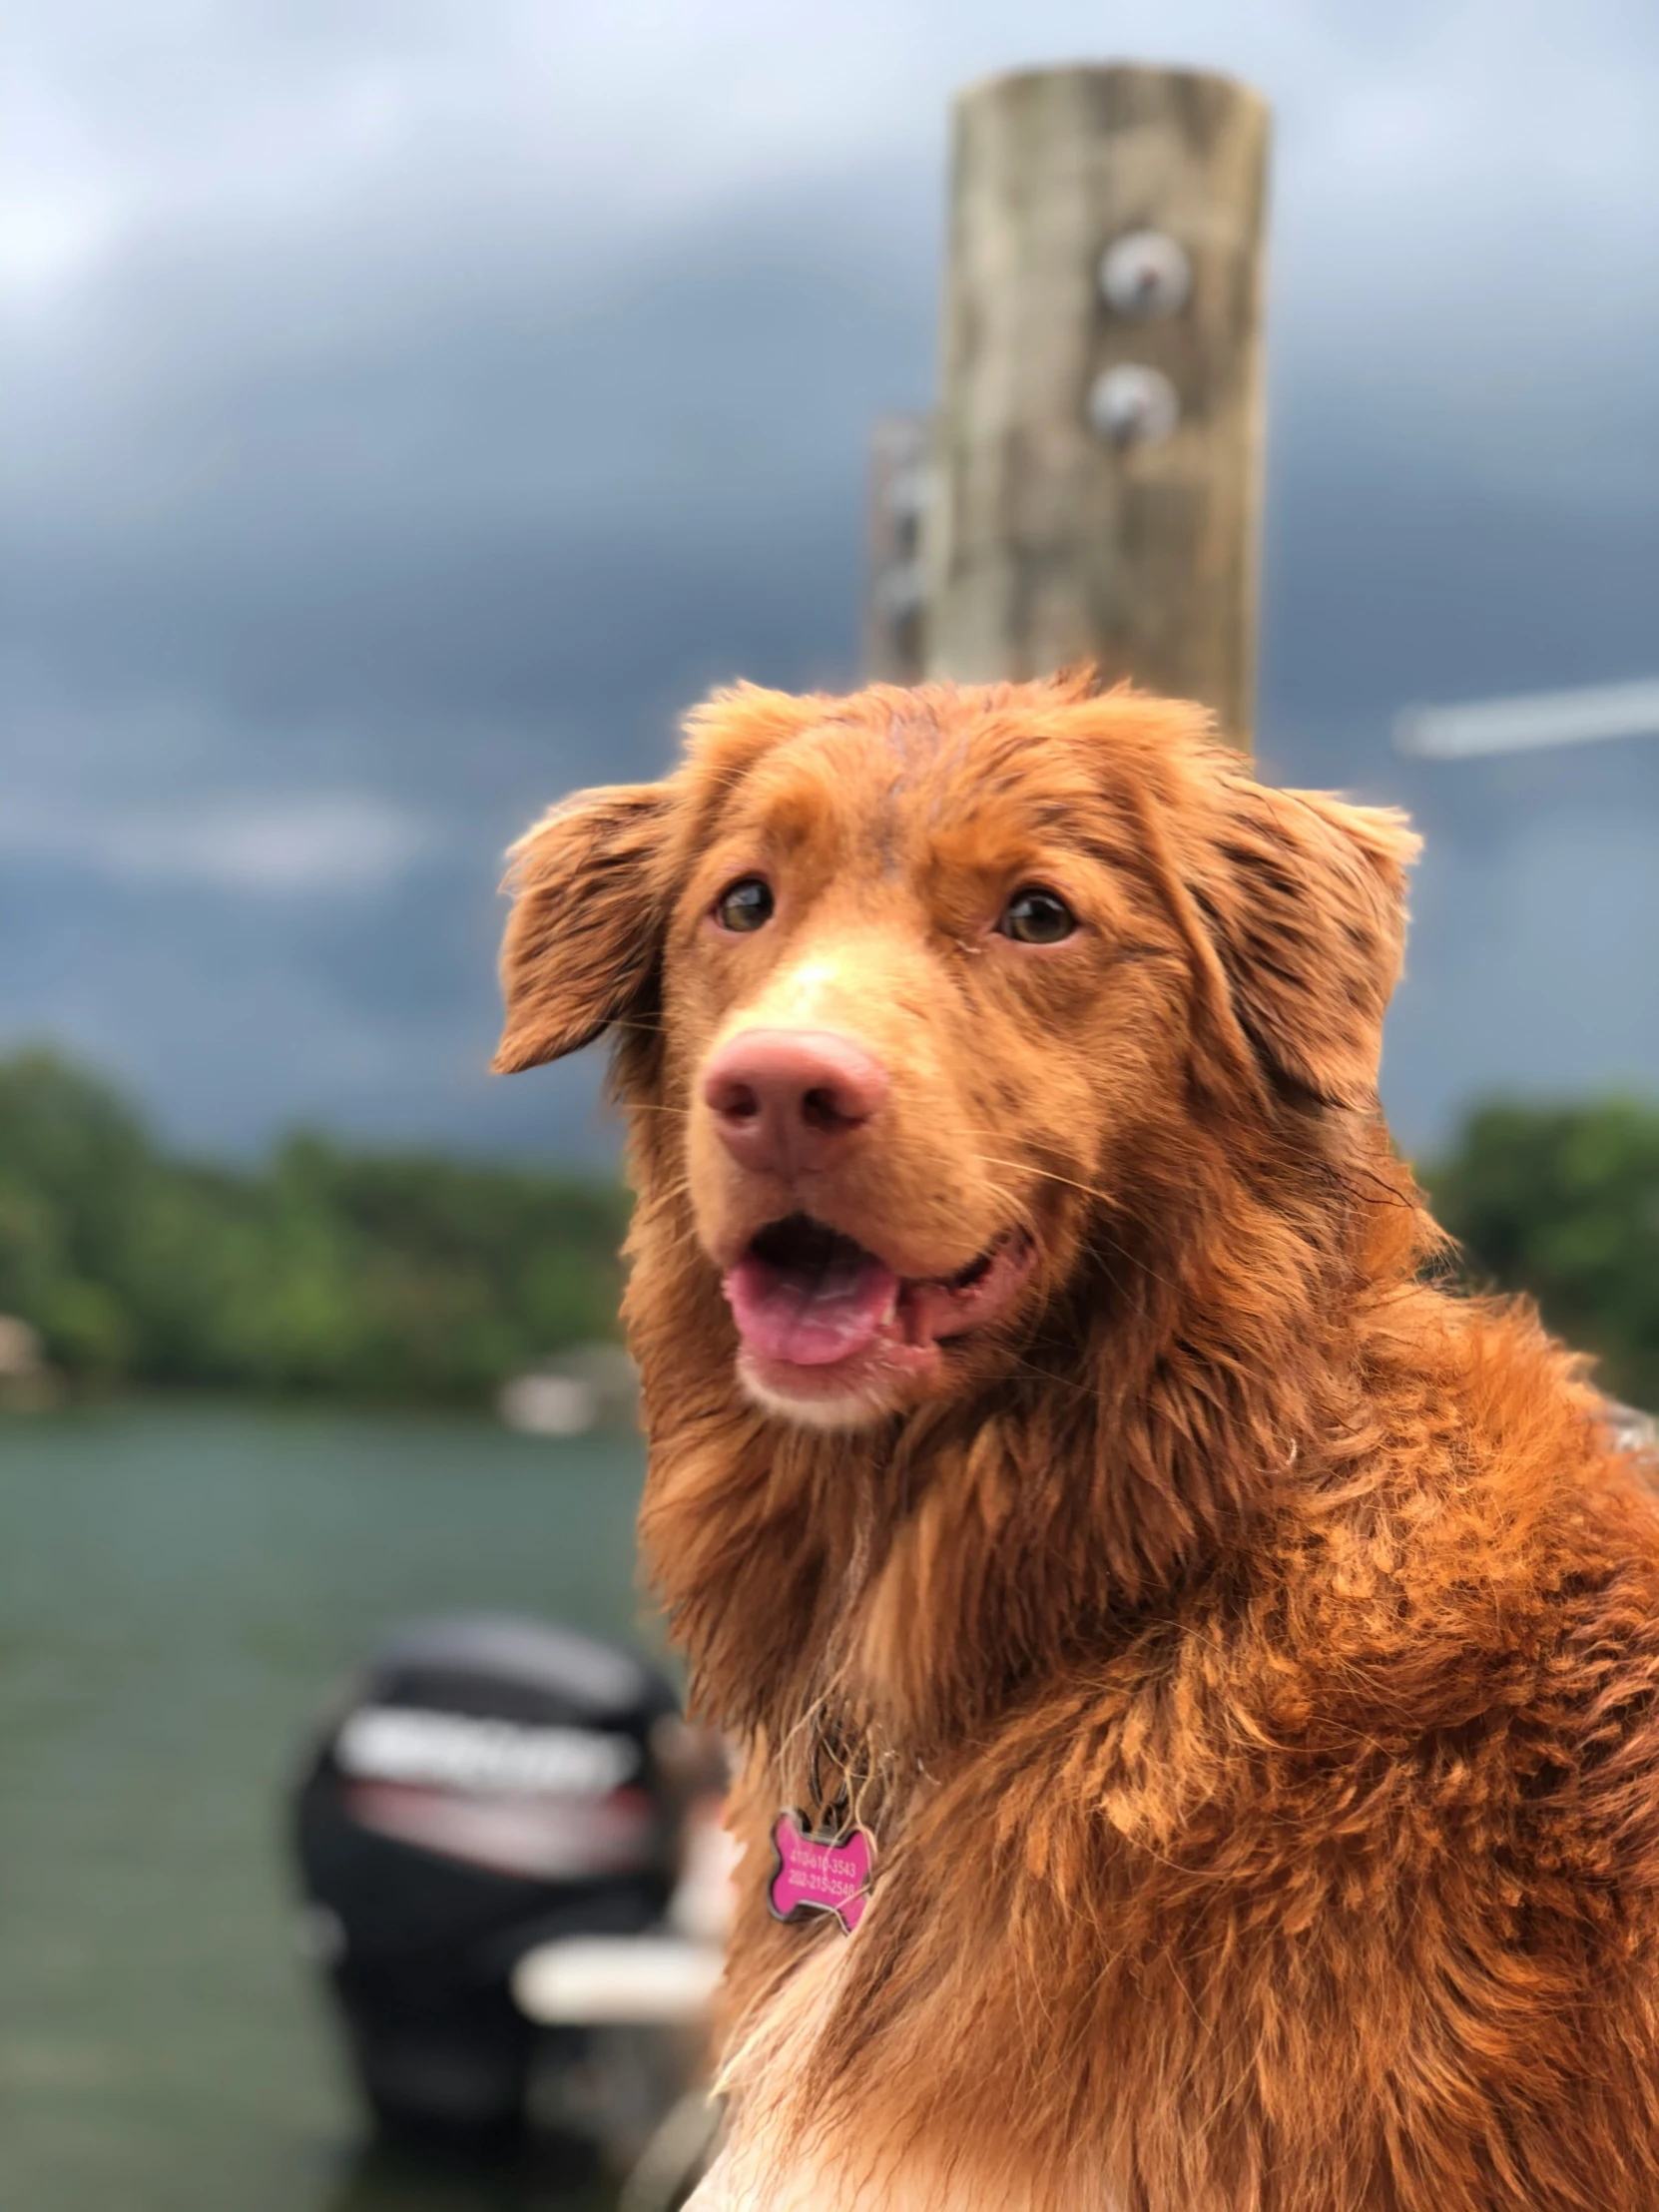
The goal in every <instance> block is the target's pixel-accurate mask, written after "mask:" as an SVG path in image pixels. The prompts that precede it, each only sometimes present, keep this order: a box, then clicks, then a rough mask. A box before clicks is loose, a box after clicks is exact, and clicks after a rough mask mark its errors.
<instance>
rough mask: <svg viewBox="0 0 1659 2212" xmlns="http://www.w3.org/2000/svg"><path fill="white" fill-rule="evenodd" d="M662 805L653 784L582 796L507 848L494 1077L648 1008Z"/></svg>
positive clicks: (659, 904) (570, 1047)
mask: <svg viewBox="0 0 1659 2212" xmlns="http://www.w3.org/2000/svg"><path fill="white" fill-rule="evenodd" d="M671 804H672V801H671V796H670V793H669V791H668V789H667V788H666V787H665V786H664V785H661V784H631V785H624V784H618V785H613V786H611V787H609V788H608V789H605V790H601V791H590V792H580V793H578V794H577V796H576V797H575V798H574V799H569V800H566V801H565V803H564V804H563V805H562V806H559V807H555V808H554V809H553V811H552V813H551V814H549V815H547V816H545V817H544V818H543V820H542V821H540V822H539V823H537V825H536V827H535V828H534V829H533V830H530V832H529V833H528V835H526V836H523V837H520V839H519V840H518V842H517V844H515V845H514V846H513V848H512V852H511V855H510V859H511V866H510V868H509V871H508V875H507V882H506V886H505V887H506V888H507V889H509V890H510V891H511V892H512V893H513V910H512V912H511V914H510V915H509V916H508V918H507V928H506V934H505V935H504V937H503V938H502V942H501V994H502V997H503V998H504V999H505V1001H506V1024H505V1027H504V1028H503V1030H502V1034H501V1043H500V1046H499V1048H498V1049H497V1051H496V1055H495V1061H494V1066H495V1071H496V1073H497V1074H498V1075H511V1074H516V1073H517V1072H518V1070H519V1069H520V1068H533V1067H537V1066H539V1065H540V1064H541V1062H542V1061H544V1060H557V1059H561V1058H562V1057H563V1056H564V1054H565V1053H567V1052H575V1051H577V1050H578V1049H579V1048H580V1047H581V1046H582V1045H585V1044H591V1043H592V1042H593V1040H594V1038H595V1037H597V1036H599V1035H600V1034H601V1032H602V1031H604V1030H605V1029H608V1028H609V1027H610V1025H611V1024H612V1022H616V1021H622V1020H624V1019H626V1018H627V1016H628V1015H629V1013H630V1012H631V1011H643V1010H644V1009H645V1008H646V1006H647V1005H648V1003H649V1001H650V998H651V994H652V992H653V990H654V988H655V983H656V975H657V965H658V958H659V955H660V952H661V949H662V933H663V922H664V913H665V907H666V898H665V888H664V883H663V872H664V856H663V848H664V844H665V841H666V833H667V826H668V817H669V809H670V806H671Z"/></svg>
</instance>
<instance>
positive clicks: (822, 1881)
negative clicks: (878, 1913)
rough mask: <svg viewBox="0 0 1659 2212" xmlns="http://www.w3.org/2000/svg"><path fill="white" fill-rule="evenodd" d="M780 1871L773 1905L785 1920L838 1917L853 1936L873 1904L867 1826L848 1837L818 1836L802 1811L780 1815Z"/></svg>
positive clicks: (775, 1835) (776, 1840) (770, 1898)
mask: <svg viewBox="0 0 1659 2212" xmlns="http://www.w3.org/2000/svg"><path fill="white" fill-rule="evenodd" d="M772 1848H773V1850H774V1851H775V1852H776V1853H777V1854H778V1872H777V1873H776V1874H775V1875H774V1876H773V1878H772V1884H771V1887H770V1888H769V1889H768V1891H767V1903H768V1904H769V1905H770V1906H771V1907H772V1910H773V1913H774V1914H775V1915H776V1917H777V1918H778V1919H779V1920H781V1921H793V1920H797V1919H799V1918H800V1916H801V1915H802V1914H803V1913H833V1914H834V1916H835V1918H836V1920H838V1921H839V1922H840V1924H841V1927H842V1928H843V1929H844V1930H845V1931H846V1933H847V1935H848V1936H850V1935H851V1933H852V1931H853V1930H854V1929H855V1928H856V1927H857V1925H858V1923H859V1922H860V1921H861V1920H862V1919H863V1917H864V1907H865V1906H866V1905H867V1904H868V1903H869V1869H870V1859H871V1853H870V1846H869V1838H868V1837H867V1836H866V1835H865V1834H864V1831H863V1830H862V1829H861V1828H853V1829H849V1830H848V1831H847V1833H846V1834H845V1835H844V1836H814V1835H813V1834H812V1833H811V1832H810V1831H809V1829H808V1828H807V1825H806V1823H805V1822H804V1821H803V1820H802V1818H801V1815H800V1814H799V1813H780V1814H779V1816H778V1819H777V1822H776V1824H775V1826H774V1828H773V1831H772Z"/></svg>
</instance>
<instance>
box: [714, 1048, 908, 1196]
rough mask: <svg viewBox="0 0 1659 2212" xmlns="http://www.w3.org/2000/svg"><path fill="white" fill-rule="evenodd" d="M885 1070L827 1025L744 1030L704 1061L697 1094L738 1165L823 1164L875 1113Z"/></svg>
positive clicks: (784, 1170) (790, 1170)
mask: <svg viewBox="0 0 1659 2212" xmlns="http://www.w3.org/2000/svg"><path fill="white" fill-rule="evenodd" d="M886 1095H887V1071H886V1069H885V1068H884V1067H883V1066H882V1065H881V1063H880V1061H879V1060H876V1059H872V1058H871V1056H870V1055H869V1053H867V1052H866V1051H865V1050H864V1048H863V1046H862V1045H861V1044H854V1043H853V1041H852V1039H851V1038H850V1037H842V1036H837V1035H836V1033H835V1032H834V1030H832V1029H745V1030H742V1031H741V1032H740V1033H739V1034H738V1035H737V1036H735V1037H733V1038H732V1039H731V1040H730V1041H729V1042H728V1043H726V1044H724V1045H722V1046H721V1048H720V1050H719V1051H718V1052H717V1053H716V1054H715V1056H714V1058H713V1059H712V1060H711V1061H710V1063H709V1065H708V1068H707V1069H706V1070H705V1072H704V1076H703V1097H704V1100H705V1102H706V1103H707V1105H708V1106H709V1108H710V1110H711V1112H712V1113H713V1114H714V1117H715V1126H716V1128H718V1129H719V1131H720V1134H721V1136H722V1138H723V1139H724V1140H725V1143H726V1148H727V1150H728V1151H729V1152H730V1153H731V1155H732V1157H733V1159H734V1160H736V1161H737V1162H738V1163H739V1165H740V1166H742V1167H746V1168H754V1169H757V1170H759V1171H762V1172H770V1173H772V1174H782V1175H793V1174H796V1173H797V1172H799V1171H800V1170H801V1169H803V1168H820V1167H828V1166H829V1165H830V1162H831V1161H832V1160H833V1159H834V1158H835V1156H836V1155H837V1154H838V1153H839V1152H840V1151H841V1150H842V1149H843V1147H844V1146H845V1143H846V1140H847V1139H848V1138H849V1137H850V1136H852V1135H853V1133H854V1132H855V1131H857V1130H859V1129H862V1128H863V1127H864V1126H865V1125H866V1123H868V1122H869V1121H871V1120H872V1119H873V1118H874V1116H875V1115H876V1114H877V1113H878V1112H879V1111H880V1108H881V1103H882V1101H883V1100H884V1099H885V1097H886Z"/></svg>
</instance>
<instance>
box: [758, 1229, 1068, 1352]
mask: <svg viewBox="0 0 1659 2212" xmlns="http://www.w3.org/2000/svg"><path fill="white" fill-rule="evenodd" d="M1034 1257H1035V1253H1034V1248H1033V1246H1032V1244H1031V1240H1030V1239H1029V1237H1027V1236H1025V1235H1024V1234H1023V1233H1021V1232H1018V1231H1009V1232H1007V1233H1006V1234H1004V1235H1003V1236H1001V1237H999V1238H998V1239H997V1240H996V1242H995V1243H994V1244H992V1245H990V1246H988V1247H987V1248H986V1250H985V1251H983V1252H982V1253H980V1254H979V1256H978V1257H977V1258H976V1259H974V1260H971V1261H969V1263H968V1265H967V1266H966V1267H964V1268H959V1269H958V1270H957V1271H956V1273H955V1274H954V1275H937V1276H901V1275H897V1274H895V1273H894V1271H893V1270H892V1269H891V1268H890V1267H888V1265H887V1264H886V1262H885V1261H884V1260H881V1259H879V1258H878V1257H877V1256H876V1254H874V1253H873V1252H869V1251H867V1250H866V1249H865V1248H864V1246H862V1245H861V1244H857V1243H855V1242H854V1241H853V1239H852V1238H850V1237H846V1236H843V1235H842V1234H841V1233H840V1232H839V1231H838V1230H835V1229H830V1227H828V1226H827V1225H826V1224H825V1223H824V1222H821V1221H814V1220H813V1219H812V1218H811V1217H810V1216H809V1215H806V1214H791V1215H790V1216H789V1217H788V1219H787V1220H784V1221H775V1222H771V1223H769V1224H768V1225H767V1227H766V1228H765V1229H763V1230H762V1231H761V1232H760V1234H759V1235H758V1236H757V1237H755V1238H754V1239H752V1241H751V1243H750V1245H749V1247H748V1249H747V1250H746V1251H745V1252H744V1254H743V1256H742V1257H741V1259H739V1260H738V1262H737V1264H736V1265H735V1266H734V1267H732V1268H730V1269H729V1270H728V1271H727V1274H726V1278H725V1291H726V1296H727V1299H728V1301H729V1302H730V1305H731V1308H732V1315H733V1318H734V1320H735V1321H736V1322H737V1325H738V1334H739V1336H740V1337H741V1338H742V1340H743V1347H744V1351H745V1353H746V1354H747V1355H748V1356H749V1358H750V1360H751V1361H752V1362H755V1363H758V1364H759V1365H760V1366H761V1367H762V1368H763V1369H766V1370H771V1371H773V1372H774V1373H778V1372H779V1371H782V1372H783V1373H784V1374H785V1375H788V1374H789V1372H790V1371H798V1370H801V1369H817V1370H821V1371H822V1370H828V1369H838V1370H844V1369H847V1368H849V1367H852V1366H857V1367H860V1368H861V1367H863V1366H864V1365H866V1363H867V1364H873V1365H876V1366H879V1367H880V1368H881V1369H883V1370H885V1371H887V1372H898V1373H903V1372H909V1373H912V1374H913V1373H918V1372H920V1371H922V1370H923V1369H925V1368H927V1367H929V1366H931V1365H932V1364H933V1363H934V1361H935V1360H936V1358H937V1354H938V1347H939V1346H940V1345H941V1344H943V1343H946V1342H948V1341H949V1340H950V1339H951V1338H953V1337H959V1336H964V1335H966V1334H967V1332H968V1331H969V1330H972V1329H976V1328H978V1327H980V1326H981V1325H982V1324H983V1323H985V1322H987V1321H989V1320H990V1319H991V1318H992V1317H993V1316H994V1315H995V1314H997V1313H999V1312H1001V1310H1002V1309H1003V1308H1004V1307H1005V1306H1006V1305H1007V1304H1008V1302H1009V1300H1010V1299H1011V1298H1012V1296H1013V1294H1014V1292H1015V1291H1016V1290H1017V1289H1018V1288H1019V1286H1020V1285H1021V1284H1022V1283H1023V1282H1024V1280H1025V1278H1026V1276H1027V1275H1028V1274H1029V1272H1030V1269H1031V1265H1032V1261H1033V1259H1034ZM802 1380H803V1381H806V1380H807V1379H806V1378H802ZM822 1380H823V1381H825V1382H828V1381H829V1380H830V1378H829V1377H828V1376H824V1377H823V1378H822Z"/></svg>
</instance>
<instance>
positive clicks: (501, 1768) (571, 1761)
mask: <svg viewBox="0 0 1659 2212" xmlns="http://www.w3.org/2000/svg"><path fill="white" fill-rule="evenodd" d="M334 1757H335V1759H336V1760H337V1761H338V1763H339V1765H340V1767H341V1768H342V1769H343V1770H344V1771H345V1773H347V1774H351V1775H361V1776H364V1777H368V1778H372V1779H373V1780H374V1781H377V1782H425V1783H437V1784H440V1785H444V1786H447V1787H448V1788H450V1789H453V1790H499V1791H510V1792H515V1793H523V1794H524V1795H527V1796H528V1795H535V1794H542V1793H546V1794H549V1795H553V1794H559V1795H563V1796H567V1797H603V1796H605V1795H606V1793H607V1792H609V1791H611V1790H614V1789H616V1788H617V1786H618V1785H619V1784H620V1783H623V1782H626V1781H628V1780H629V1778H630V1777H631V1776H632V1775H633V1774H635V1773H636V1772H637V1771H638V1768H639V1764H640V1750H639V1746H638V1744H636V1743H635V1742H634V1740H633V1738H632V1737H631V1736H606V1735H599V1734H596V1733H594V1732H593V1731H591V1730H589V1729H584V1728H527V1727H524V1726H523V1725H522V1724H520V1723H519V1722H517V1721H502V1720H480V1719H477V1718H475V1717H473V1716H472V1715H470V1714H466V1713H431V1712H423V1711H421V1710H419V1709H418V1708H416V1707H413V1706H396V1705H365V1706H363V1707H361V1708H360V1710H359V1711H357V1712H355V1713H353V1714H352V1715H351V1717H350V1719H349V1720H347V1721H346V1723H345V1725H344V1727H343V1728H342V1729H341V1730H340V1732H339V1735H338V1736H337V1737H336V1738H335V1740H334Z"/></svg>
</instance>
